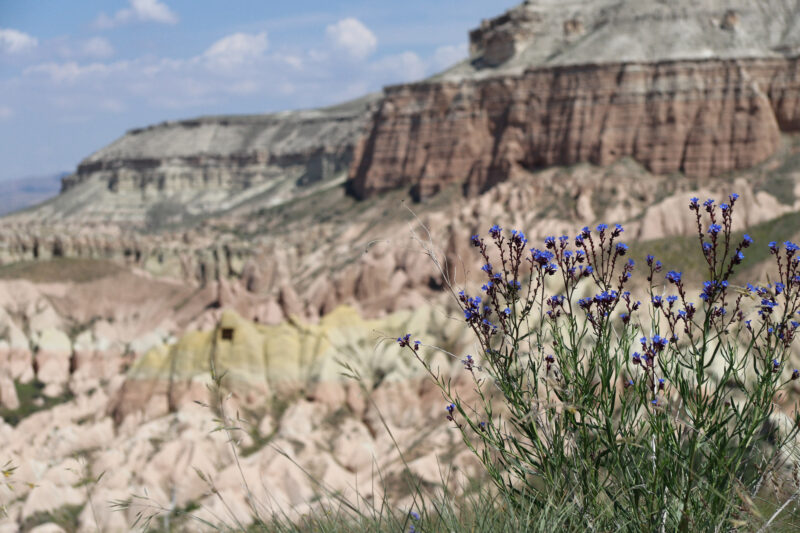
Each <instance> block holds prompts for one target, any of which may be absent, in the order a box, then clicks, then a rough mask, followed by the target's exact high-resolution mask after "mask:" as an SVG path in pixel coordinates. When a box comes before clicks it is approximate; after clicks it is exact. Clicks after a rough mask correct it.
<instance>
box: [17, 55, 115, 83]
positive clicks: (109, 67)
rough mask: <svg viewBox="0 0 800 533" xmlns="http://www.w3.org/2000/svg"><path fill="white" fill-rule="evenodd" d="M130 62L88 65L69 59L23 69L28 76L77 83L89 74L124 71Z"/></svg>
mask: <svg viewBox="0 0 800 533" xmlns="http://www.w3.org/2000/svg"><path fill="white" fill-rule="evenodd" d="M128 67H129V63H128V62H127V61H118V62H116V63H108V64H106V63H89V64H88V65H80V64H78V63H77V62H75V61H67V62H66V63H41V64H39V65H34V66H32V67H28V68H26V69H25V70H24V71H23V74H24V75H26V76H36V75H40V74H43V75H45V76H47V77H49V78H50V80H51V81H53V82H55V83H57V84H61V83H75V82H77V81H79V80H80V79H82V78H86V77H88V76H96V75H100V76H105V75H108V74H112V73H115V72H122V71H125V70H127V69H128Z"/></svg>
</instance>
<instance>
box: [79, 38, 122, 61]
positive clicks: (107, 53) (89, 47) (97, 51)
mask: <svg viewBox="0 0 800 533" xmlns="http://www.w3.org/2000/svg"><path fill="white" fill-rule="evenodd" d="M81 50H82V51H83V53H84V54H85V55H87V56H91V57H97V58H105V57H111V56H113V55H114V47H113V46H111V43H110V42H108V39H106V38H104V37H92V38H91V39H89V40H88V41H86V42H85V43H83V46H82V48H81Z"/></svg>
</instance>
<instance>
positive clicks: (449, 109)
mask: <svg viewBox="0 0 800 533" xmlns="http://www.w3.org/2000/svg"><path fill="white" fill-rule="evenodd" d="M798 69H799V63H798V59H796V58H795V59H779V58H773V59H749V60H748V59H735V60H734V59H731V60H707V61H668V62H662V63H657V64H645V63H625V64H611V65H608V64H605V65H591V64H589V65H578V66H573V65H569V66H559V67H550V68H536V69H530V70H527V71H525V72H524V73H523V74H521V75H515V76H501V77H493V78H487V79H463V80H461V81H446V80H442V81H432V82H425V83H417V84H408V85H399V86H394V87H390V88H388V89H387V90H386V94H385V98H384V100H383V101H382V103H381V105H380V108H379V110H378V111H377V113H376V115H375V117H374V120H373V125H372V130H371V132H370V133H369V135H368V136H367V137H365V138H364V139H363V140H362V142H361V143H360V145H359V146H358V148H357V150H356V160H355V162H354V164H353V166H352V168H351V171H350V183H349V186H350V191H351V192H352V193H353V194H354V195H355V196H357V197H359V198H366V197H369V196H372V195H374V194H376V193H379V192H382V191H385V190H388V189H392V188H397V187H406V186H413V188H414V191H415V193H416V195H417V196H419V197H426V196H430V195H432V194H435V193H436V192H437V191H438V190H439V189H441V188H442V187H443V186H444V185H446V184H448V183H453V182H462V181H465V182H466V184H467V189H468V191H470V192H477V191H481V190H485V189H487V188H488V187H490V186H491V185H493V184H495V183H497V182H500V181H503V180H506V179H508V178H509V177H510V176H512V175H513V173H514V171H515V170H516V169H527V170H530V169H535V168H541V167H545V166H550V165H571V164H574V163H579V162H589V163H593V164H597V165H608V164H610V163H612V162H614V161H616V160H618V159H620V158H623V157H632V158H633V159H635V160H636V161H638V162H640V163H641V164H643V165H644V166H645V167H646V168H647V169H648V170H650V171H651V172H653V173H656V174H668V173H672V172H682V173H685V174H686V175H689V176H692V177H707V176H713V175H719V174H722V173H725V172H729V171H732V170H736V169H742V168H747V167H751V166H753V165H755V164H757V163H760V162H761V161H763V160H765V159H766V158H767V157H769V156H770V155H772V154H773V153H774V152H775V150H776V149H777V147H778V143H779V139H780V134H781V132H782V131H796V130H798V129H800V107H798V104H799V103H800V81H799V80H798V74H799V72H798Z"/></svg>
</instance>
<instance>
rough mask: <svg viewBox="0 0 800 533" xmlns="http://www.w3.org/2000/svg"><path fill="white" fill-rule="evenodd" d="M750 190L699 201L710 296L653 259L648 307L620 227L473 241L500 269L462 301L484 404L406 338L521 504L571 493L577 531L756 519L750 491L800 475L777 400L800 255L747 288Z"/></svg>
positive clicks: (792, 326) (495, 476) (468, 365)
mask: <svg viewBox="0 0 800 533" xmlns="http://www.w3.org/2000/svg"><path fill="white" fill-rule="evenodd" d="M737 198H738V196H737V195H735V194H733V195H731V196H729V197H728V201H727V203H721V204H719V205H717V204H716V203H715V202H714V201H713V200H711V199H709V200H707V201H706V202H704V203H702V204H701V203H700V202H699V200H698V199H697V198H692V199H691V201H690V205H689V207H690V209H691V211H692V212H693V213H694V217H695V219H696V224H697V236H698V240H699V244H700V249H701V253H702V254H703V257H704V259H705V263H706V264H707V267H708V278H707V281H705V283H704V284H703V287H702V291H701V292H700V294H699V295H698V298H697V300H695V299H694V298H692V297H691V296H690V295H689V288H688V287H687V286H685V284H684V281H683V279H682V274H681V272H679V271H676V270H669V271H667V272H665V270H666V269H664V268H663V267H662V265H661V263H660V262H659V261H658V260H657V259H656V258H655V257H652V256H648V257H647V260H646V265H644V269H643V274H644V276H645V277H646V281H647V283H646V284H642V285H644V286H645V287H646V289H645V290H646V293H647V294H646V302H647V303H646V305H642V303H641V302H640V301H638V300H636V299H635V298H634V296H633V295H632V294H631V292H630V287H631V286H632V277H633V274H634V271H635V265H634V262H633V260H630V259H627V258H626V257H625V256H626V253H627V251H628V247H627V246H626V245H625V244H624V243H623V242H621V240H620V239H621V236H622V234H623V231H624V230H623V228H622V226H620V225H616V226H614V227H608V226H607V225H605V224H601V225H599V226H597V228H595V230H594V231H591V230H590V229H589V228H588V227H587V228H584V229H583V230H582V231H581V232H580V233H579V234H578V235H577V236H576V237H575V238H574V239H572V238H569V237H567V236H562V237H560V238H555V237H548V238H547V239H545V241H544V248H543V249H535V248H534V249H528V247H527V239H526V237H525V235H524V234H523V233H522V232H520V231H516V230H512V231H511V232H510V233H505V232H503V230H502V229H501V228H500V227H498V226H494V227H492V228H491V229H490V230H489V239H488V242H487V240H485V239H484V238H481V237H480V236H477V235H476V236H473V237H472V244H473V245H474V247H475V248H476V249H477V251H478V252H479V253H480V254H481V256H482V258H483V260H484V262H485V264H484V266H483V268H482V271H483V273H484V275H485V278H486V280H485V283H484V284H483V287H482V288H481V290H482V294H481V295H475V296H471V295H469V294H467V293H466V292H465V291H461V292H459V293H458V294H456V293H455V291H454V292H453V295H454V297H455V298H456V299H457V301H458V304H459V306H460V307H461V309H462V310H463V312H464V318H465V321H466V323H467V325H468V327H469V328H471V329H472V331H473V332H474V335H475V338H476V340H477V343H478V344H479V345H480V350H481V355H480V356H479V357H474V358H473V357H472V356H471V355H467V356H466V358H465V359H464V360H463V361H462V363H463V366H464V369H465V371H466V372H468V373H469V374H470V375H471V377H472V381H473V384H474V388H475V390H476V392H477V395H478V396H477V397H478V400H477V401H476V402H475V403H476V405H470V404H469V403H468V402H466V401H463V400H462V399H461V398H460V397H459V395H458V394H457V393H455V392H454V389H453V387H452V386H451V381H450V380H449V378H446V377H443V376H442V375H440V374H438V372H437V371H435V370H434V369H433V368H431V367H430V366H429V365H428V364H427V363H426V362H425V360H424V358H422V357H421V356H420V355H419V353H420V350H421V349H423V347H424V345H422V344H421V343H420V341H413V340H412V338H411V335H410V334H407V335H405V336H403V337H401V338H399V339H398V342H399V343H400V345H401V346H403V347H406V348H408V350H410V351H411V352H412V353H413V354H414V355H415V356H416V357H417V359H418V360H419V361H420V363H421V364H422V365H425V368H426V369H427V370H428V372H430V374H431V376H432V377H433V378H434V379H435V380H436V382H437V384H438V385H439V387H440V388H441V389H442V391H443V393H444V396H445V398H446V401H447V402H449V404H448V405H447V406H446V412H445V416H446V418H447V420H448V421H450V422H452V423H453V424H454V426H455V427H456V428H457V429H458V430H459V431H460V432H461V435H462V437H463V441H464V443H465V444H466V446H467V447H469V449H470V450H472V451H473V452H474V453H475V454H476V455H477V456H478V457H479V458H480V460H481V462H482V463H483V465H484V467H485V468H486V471H487V472H488V474H489V476H490V477H491V479H492V480H493V482H494V485H495V486H496V488H497V489H498V491H499V493H500V494H501V495H502V496H503V498H504V499H505V500H506V501H509V502H511V504H512V505H513V506H517V507H518V508H520V509H529V508H530V506H531V505H533V506H534V507H536V508H538V509H540V510H542V511H544V510H546V509H548V508H549V506H551V505H552V502H554V501H558V502H561V504H562V505H563V504H564V503H569V504H570V505H572V506H573V507H574V508H575V509H576V510H577V512H575V513H571V514H569V515H568V516H567V517H565V518H564V523H562V524H560V527H562V528H568V529H577V528H589V529H591V530H603V531H605V530H609V529H623V530H631V531H655V530H667V531H673V530H678V531H689V530H691V531H697V530H719V529H722V530H729V529H734V528H736V527H739V526H741V525H744V524H746V523H747V521H748V520H749V518H750V514H749V509H750V508H749V505H750V502H751V498H752V497H754V496H755V495H756V494H758V492H759V491H760V490H761V488H762V486H763V484H764V480H765V479H767V477H769V476H770V475H771V474H773V473H775V472H776V471H778V470H780V469H786V468H787V461H788V460H789V457H788V455H787V453H786V451H787V450H788V449H789V448H788V447H789V443H791V442H793V441H794V438H795V436H796V434H797V432H798V425H797V423H798V421H800V418H798V416H797V412H796V410H795V414H794V420H793V421H791V423H781V421H786V420H787V419H786V417H785V416H784V415H783V414H782V413H781V412H778V411H776V405H775V398H776V396H777V395H778V394H779V393H780V392H781V390H782V389H784V388H786V386H787V384H788V383H790V382H791V381H793V380H796V379H798V378H799V377H800V371H798V370H790V369H788V368H787V362H788V360H789V355H790V347H791V344H792V341H793V338H794V336H795V333H796V330H797V327H798V325H800V324H798V320H800V318H798V317H797V313H798V309H800V255H798V250H800V248H798V246H797V245H795V244H793V243H791V242H786V243H784V245H783V246H780V245H778V244H777V243H774V242H772V243H770V244H769V250H770V253H771V254H772V255H773V256H774V258H775V260H776V263H777V269H778V281H775V282H774V283H771V284H768V285H766V286H758V285H754V284H747V285H746V287H737V286H734V285H733V283H732V279H733V278H732V276H733V274H734V273H735V272H736V271H737V267H738V266H739V265H740V264H741V262H742V259H743V258H744V251H745V250H746V249H747V248H749V247H750V246H751V245H752V239H751V238H750V237H749V236H747V235H744V237H743V238H742V239H741V241H738V242H734V240H733V238H732V231H731V227H732V220H733V212H734V206H735V204H736V200H737ZM553 287H554V288H555V290H551V288H553ZM585 295H589V296H585ZM581 296H585V297H581Z"/></svg>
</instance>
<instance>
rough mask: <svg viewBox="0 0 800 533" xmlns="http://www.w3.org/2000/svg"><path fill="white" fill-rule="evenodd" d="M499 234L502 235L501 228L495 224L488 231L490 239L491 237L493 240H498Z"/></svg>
mask: <svg viewBox="0 0 800 533" xmlns="http://www.w3.org/2000/svg"><path fill="white" fill-rule="evenodd" d="M501 233H503V228H501V227H500V226H498V225H497V224H495V225H494V226H492V227H491V228H490V229H489V235H491V237H492V238H493V239H499V238H500V234H501Z"/></svg>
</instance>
